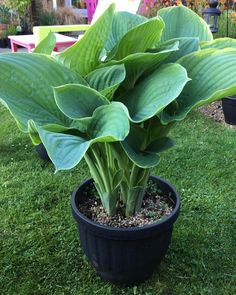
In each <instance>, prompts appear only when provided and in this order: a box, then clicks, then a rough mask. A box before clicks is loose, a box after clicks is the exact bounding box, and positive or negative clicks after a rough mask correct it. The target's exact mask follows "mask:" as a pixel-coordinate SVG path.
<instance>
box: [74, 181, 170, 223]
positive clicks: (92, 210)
mask: <svg viewBox="0 0 236 295" xmlns="http://www.w3.org/2000/svg"><path fill="white" fill-rule="evenodd" d="M84 194H85V195H86V198H84V200H83V202H82V203H80V204H79V207H78V209H79V210H80V212H81V213H82V214H84V215H85V216H86V217H88V218H89V219H91V220H92V221H94V222H98V223H100V224H103V225H108V226H112V227H120V228H129V227H141V226H144V225H148V224H152V223H154V222H156V221H158V220H161V219H163V218H164V217H165V216H168V215H170V214H171V212H172V211H173V207H174V201H173V200H172V198H171V195H170V194H169V195H166V194H163V192H162V191H160V190H158V189H157V188H156V186H155V183H154V182H153V181H152V180H150V181H149V183H148V187H147V189H146V193H145V196H144V199H143V204H142V209H141V211H140V212H138V213H137V214H136V215H134V216H130V217H126V216H125V212H124V211H125V210H124V209H125V208H124V205H123V204H122V203H119V210H118V213H117V214H116V215H115V216H109V215H108V214H107V213H106V211H105V209H104V208H103V206H102V203H101V200H100V198H99V196H98V194H97V192H96V189H95V187H94V184H93V183H91V184H90V185H89V186H88V187H87V188H86V191H85V192H84Z"/></svg>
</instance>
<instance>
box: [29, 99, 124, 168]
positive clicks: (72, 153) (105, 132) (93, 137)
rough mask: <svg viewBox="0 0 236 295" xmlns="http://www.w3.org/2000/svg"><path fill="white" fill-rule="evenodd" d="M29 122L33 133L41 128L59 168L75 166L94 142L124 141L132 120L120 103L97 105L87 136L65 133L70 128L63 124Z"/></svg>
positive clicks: (41, 137)
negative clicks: (44, 124) (43, 124)
mask: <svg viewBox="0 0 236 295" xmlns="http://www.w3.org/2000/svg"><path fill="white" fill-rule="evenodd" d="M29 124H30V125H31V130H33V131H32V132H33V134H35V132H36V131H37V132H38V134H39V137H40V139H41V141H42V142H43V144H44V146H45V148H46V150H47V152H48V155H49V157H50V159H51V160H52V162H53V164H54V165H55V167H56V171H58V170H67V169H71V168H73V167H75V166H76V165H77V164H78V163H79V162H80V161H81V159H82V158H83V156H84V155H85V153H86V151H87V150H88V148H89V147H90V146H91V145H92V144H93V143H95V142H113V141H123V140H124V139H125V138H126V136H127V135H128V133H129V120H128V117H127V114H126V112H125V111H124V107H123V106H122V104H120V103H113V104H109V105H105V106H101V107H99V108H97V109H96V111H95V112H94V114H93V116H92V118H91V121H90V123H89V125H88V130H87V134H86V135H85V134H84V136H83V134H82V133H79V134H76V135H72V134H66V133H69V132H68V131H70V132H71V130H68V129H67V128H65V127H64V126H56V127H55V125H53V124H51V125H46V126H39V125H37V124H35V123H34V122H33V121H31V122H29ZM60 128H61V129H60ZM78 132H79V131H78ZM88 135H89V137H88Z"/></svg>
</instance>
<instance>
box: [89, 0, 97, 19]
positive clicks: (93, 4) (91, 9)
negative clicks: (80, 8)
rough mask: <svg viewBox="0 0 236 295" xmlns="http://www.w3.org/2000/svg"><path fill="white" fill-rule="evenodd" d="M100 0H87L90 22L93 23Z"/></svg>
mask: <svg viewBox="0 0 236 295" xmlns="http://www.w3.org/2000/svg"><path fill="white" fill-rule="evenodd" d="M98 1H99V0H86V7H87V11H88V23H91V21H92V19H93V15H94V12H95V10H96V7H97V4H98Z"/></svg>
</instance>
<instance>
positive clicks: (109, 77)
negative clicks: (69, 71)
mask: <svg viewBox="0 0 236 295" xmlns="http://www.w3.org/2000/svg"><path fill="white" fill-rule="evenodd" d="M125 75H126V71H125V67H124V65H123V64H121V65H114V66H107V67H104V68H101V69H97V70H95V71H93V72H91V73H89V74H88V75H87V76H86V77H85V79H86V80H87V82H88V84H89V86H90V87H92V88H94V89H96V90H97V91H99V92H101V94H102V95H104V96H106V97H107V98H108V99H111V98H112V97H113V94H114V92H115V91H116V89H117V88H118V87H119V85H120V84H121V83H122V82H123V81H124V79H125Z"/></svg>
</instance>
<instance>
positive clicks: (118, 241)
mask: <svg viewBox="0 0 236 295" xmlns="http://www.w3.org/2000/svg"><path fill="white" fill-rule="evenodd" d="M151 179H152V180H154V181H156V182H157V183H158V185H159V187H160V189H161V190H162V191H163V192H164V193H167V194H169V193H171V198H172V199H173V201H174V203H175V208H174V210H173V212H172V214H171V215H169V216H168V217H166V218H164V219H163V220H161V221H159V222H156V223H154V224H152V225H146V226H143V227H136V228H129V229H124V228H113V227H110V226H104V225H101V224H98V223H95V222H93V221H91V220H90V219H88V218H87V217H85V216H84V215H83V214H82V213H80V212H79V210H78V204H79V203H80V202H82V200H83V198H84V195H83V192H84V190H85V188H86V187H87V185H89V184H90V183H91V182H92V179H90V180H87V181H85V182H83V183H82V184H81V185H80V186H79V187H78V188H77V189H76V190H75V191H74V192H73V194H72V214H73V216H74V218H75V220H76V221H77V226H78V230H79V236H80V242H81V246H82V248H83V250H84V252H85V254H86V256H87V258H88V259H89V261H90V262H91V263H92V264H93V266H94V267H95V268H96V270H97V272H98V274H99V275H100V276H101V277H102V279H104V280H105V281H108V282H110V283H114V284H119V285H126V286H133V285H137V284H139V283H141V282H143V281H145V280H146V279H147V278H148V277H149V276H150V275H151V274H152V273H153V271H154V270H155V269H157V267H158V266H159V264H160V262H161V260H162V259H163V257H164V255H165V253H166V251H167V249H168V246H169V244H170V242H171V236H172V229H173V224H174V222H175V221H176V219H177V217H178V215H179V209H180V199H179V195H178V193H177V192H176V190H175V188H174V187H173V186H172V185H171V184H170V183H168V182H167V181H165V180H163V179H161V178H159V177H155V176H152V177H151Z"/></svg>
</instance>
